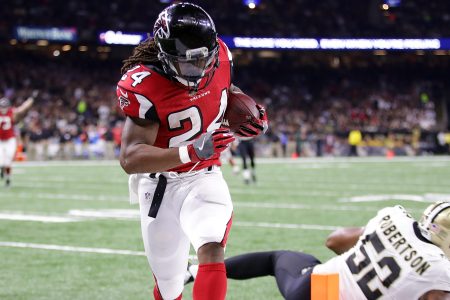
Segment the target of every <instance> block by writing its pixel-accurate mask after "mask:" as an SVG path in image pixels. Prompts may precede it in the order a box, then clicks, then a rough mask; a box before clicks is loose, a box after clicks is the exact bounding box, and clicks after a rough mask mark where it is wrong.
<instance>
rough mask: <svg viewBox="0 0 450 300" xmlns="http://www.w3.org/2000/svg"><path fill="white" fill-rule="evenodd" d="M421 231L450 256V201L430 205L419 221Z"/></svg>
mask: <svg viewBox="0 0 450 300" xmlns="http://www.w3.org/2000/svg"><path fill="white" fill-rule="evenodd" d="M419 227H420V231H421V232H422V234H423V236H424V237H425V238H427V239H428V240H429V241H430V242H432V243H433V244H435V245H436V246H438V247H439V248H441V249H442V251H444V253H445V255H446V256H447V257H448V258H450V201H442V202H436V203H434V204H431V205H430V206H428V207H427V208H426V209H425V211H424V212H423V215H422V218H421V219H420V222H419Z"/></svg>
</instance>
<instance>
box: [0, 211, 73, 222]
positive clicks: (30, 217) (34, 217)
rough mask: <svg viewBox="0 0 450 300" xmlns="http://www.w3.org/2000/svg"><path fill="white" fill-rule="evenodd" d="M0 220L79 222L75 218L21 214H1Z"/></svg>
mask: <svg viewBox="0 0 450 300" xmlns="http://www.w3.org/2000/svg"><path fill="white" fill-rule="evenodd" d="M0 220H10V221H32V222H43V223H68V222H76V221H78V220H77V219H75V218H74V217H63V216H41V215H30V214H21V213H0Z"/></svg>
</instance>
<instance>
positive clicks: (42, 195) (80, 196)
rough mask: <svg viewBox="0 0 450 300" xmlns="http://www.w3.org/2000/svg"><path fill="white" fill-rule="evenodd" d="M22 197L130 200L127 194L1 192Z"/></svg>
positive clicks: (9, 195) (7, 195) (3, 195)
mask: <svg viewBox="0 0 450 300" xmlns="http://www.w3.org/2000/svg"><path fill="white" fill-rule="evenodd" d="M7 197H8V198H10V197H13V198H21V199H29V200H33V199H36V198H38V199H56V200H80V201H117V202H128V197H127V196H123V197H120V196H104V195H98V196H93V195H86V194H53V193H26V192H20V193H12V192H5V193H3V192H2V193H1V194H0V198H7Z"/></svg>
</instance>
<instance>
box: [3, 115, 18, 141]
mask: <svg viewBox="0 0 450 300" xmlns="http://www.w3.org/2000/svg"><path fill="white" fill-rule="evenodd" d="M13 116H14V111H13V109H12V108H9V109H8V110H7V111H6V112H4V111H2V110H1V109H0V141H6V140H9V139H10V138H12V137H14V136H15V133H14V117H13Z"/></svg>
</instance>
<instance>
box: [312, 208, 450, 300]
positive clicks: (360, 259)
mask: <svg viewBox="0 0 450 300" xmlns="http://www.w3.org/2000/svg"><path fill="white" fill-rule="evenodd" d="M313 273H315V274H323V273H339V294H340V299H341V300H349V299H352V300H353V299H355V300H360V299H398V300H406V299H408V300H410V299H411V300H413V299H419V298H420V296H422V295H423V294H425V293H426V292H428V291H430V290H443V291H450V261H449V259H448V258H447V257H446V256H445V255H444V252H443V251H442V250H441V249H440V248H439V247H437V246H435V245H433V244H431V243H430V242H428V241H427V240H425V239H424V238H423V237H422V236H421V235H420V233H419V229H418V226H417V222H416V221H415V220H414V219H413V218H411V216H410V215H409V214H408V213H407V212H406V211H405V209H404V208H403V207H401V206H395V207H387V208H384V209H382V210H380V211H379V212H378V214H377V216H376V217H375V218H373V219H371V220H370V221H369V223H368V224H367V226H366V228H365V230H364V233H363V235H361V237H360V238H359V241H358V243H357V244H356V245H355V246H354V247H353V248H351V249H350V250H349V251H347V252H345V253H343V254H342V255H340V256H337V257H334V258H332V259H330V260H329V261H327V262H326V263H324V264H321V265H318V266H316V267H315V268H314V271H313Z"/></svg>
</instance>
